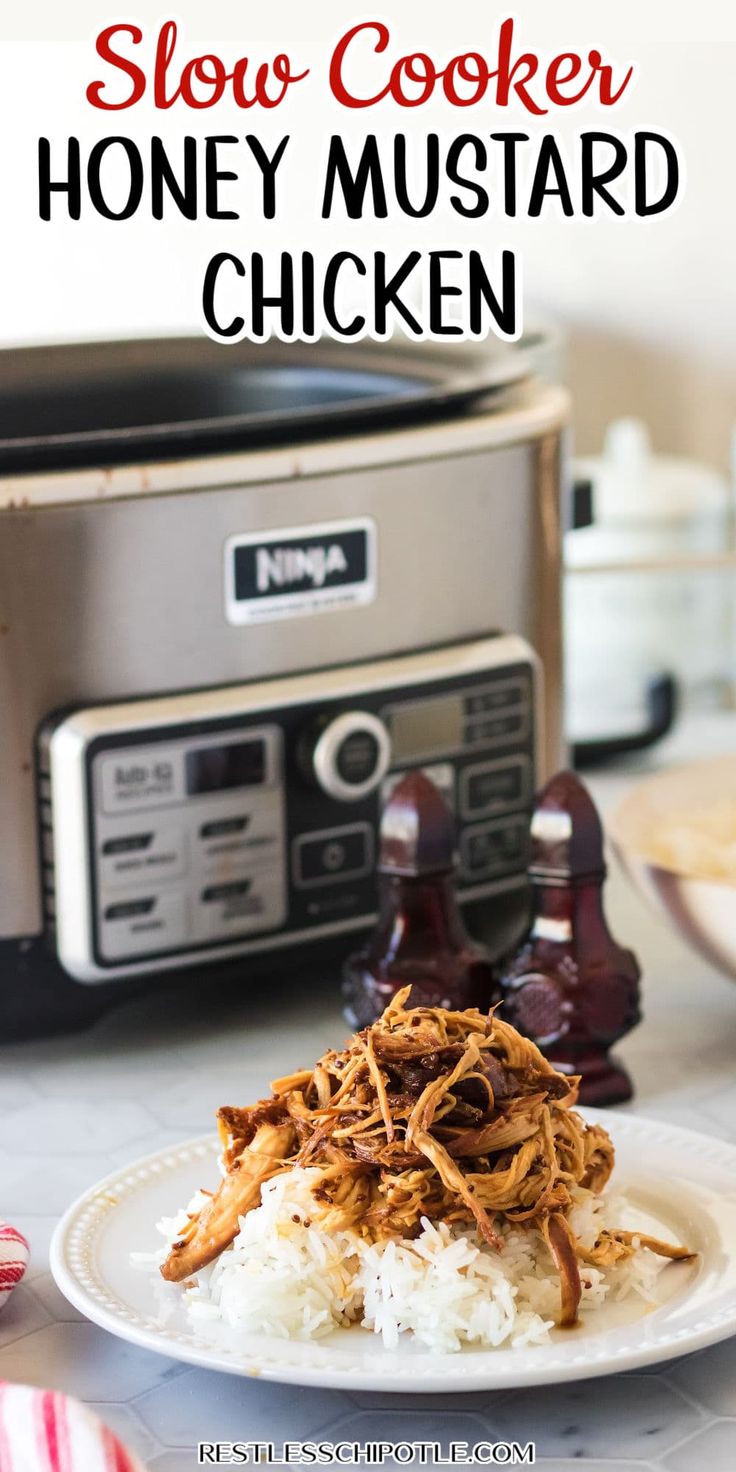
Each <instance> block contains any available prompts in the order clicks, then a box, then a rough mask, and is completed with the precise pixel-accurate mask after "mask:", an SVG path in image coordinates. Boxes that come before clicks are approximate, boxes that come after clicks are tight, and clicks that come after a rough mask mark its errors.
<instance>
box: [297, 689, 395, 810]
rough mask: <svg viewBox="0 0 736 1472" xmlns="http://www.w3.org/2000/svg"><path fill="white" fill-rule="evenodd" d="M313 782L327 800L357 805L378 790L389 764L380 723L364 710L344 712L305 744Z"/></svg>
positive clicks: (388, 750)
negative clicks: (325, 795) (328, 798)
mask: <svg viewBox="0 0 736 1472" xmlns="http://www.w3.org/2000/svg"><path fill="white" fill-rule="evenodd" d="M305 750H306V753H307V761H308V763H309V766H310V768H311V771H312V774H313V776H314V780H315V781H316V783H317V785H318V786H319V787H321V788H322V791H323V792H325V793H326V794H327V796H328V797H332V798H335V799H336V800H337V801H338V802H357V801H358V800H359V799H360V798H363V797H367V796H368V794H369V793H371V792H373V791H374V790H375V788H376V787H378V786H380V784H381V782H382V781H383V778H384V777H385V775H386V772H387V771H388V767H389V762H390V760H391V742H390V739H389V734H388V731H387V730H386V727H385V726H384V724H383V721H380V720H379V719H378V716H374V715H373V714H372V713H371V712H370V711H367V710H351V711H345V712H344V713H343V714H342V715H340V716H336V717H335V719H334V720H333V721H330V722H329V723H328V724H327V725H326V726H323V727H321V728H318V729H317V730H316V732H313V733H312V735H311V736H310V737H309V738H308V739H307V742H306V744H305Z"/></svg>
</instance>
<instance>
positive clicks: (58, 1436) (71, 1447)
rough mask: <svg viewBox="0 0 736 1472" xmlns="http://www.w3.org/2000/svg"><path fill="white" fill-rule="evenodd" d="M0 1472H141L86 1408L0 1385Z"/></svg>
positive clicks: (59, 1396)
mask: <svg viewBox="0 0 736 1472" xmlns="http://www.w3.org/2000/svg"><path fill="white" fill-rule="evenodd" d="M0 1472H145V1469H144V1467H143V1465H142V1463H141V1462H140V1461H139V1460H138V1458H137V1457H136V1456H134V1454H133V1453H132V1452H129V1451H127V1450H126V1448H125V1447H124V1446H123V1444H122V1442H120V1441H118V1438H117V1437H116V1436H115V1435H114V1434H113V1432H112V1431H111V1430H110V1428H109V1426H104V1425H103V1424H102V1422H101V1421H100V1420H98V1418H97V1416H94V1415H93V1414H92V1412H91V1411H89V1410H87V1408H86V1406H83V1405H81V1404H80V1402H79V1401H77V1400H73V1399H72V1398H71V1396H66V1395H62V1394H61V1393H60V1392H59V1391H52V1390H36V1389H34V1388H33V1387H32V1386H30V1385H10V1384H8V1383H7V1382H0Z"/></svg>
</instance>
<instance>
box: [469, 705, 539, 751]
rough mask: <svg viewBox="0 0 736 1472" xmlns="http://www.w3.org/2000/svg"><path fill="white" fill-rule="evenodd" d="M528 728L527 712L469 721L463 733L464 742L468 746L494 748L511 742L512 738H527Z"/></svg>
mask: <svg viewBox="0 0 736 1472" xmlns="http://www.w3.org/2000/svg"><path fill="white" fill-rule="evenodd" d="M526 727H527V715H526V712H525V711H516V712H512V713H510V714H509V715H500V716H489V717H488V718H487V719H486V718H481V719H479V720H474V721H468V722H467V724H466V726H465V729H464V731H463V742H464V744H465V745H466V746H485V745H491V746H492V745H496V744H498V743H499V742H503V741H510V740H511V739H512V737H521V736H525V735H526Z"/></svg>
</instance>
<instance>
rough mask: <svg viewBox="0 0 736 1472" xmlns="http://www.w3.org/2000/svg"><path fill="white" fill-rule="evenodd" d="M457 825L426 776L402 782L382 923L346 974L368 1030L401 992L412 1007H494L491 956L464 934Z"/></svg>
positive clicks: (385, 860)
mask: <svg viewBox="0 0 736 1472" xmlns="http://www.w3.org/2000/svg"><path fill="white" fill-rule="evenodd" d="M454 860H455V823H454V819H453V817H452V814H451V812H450V810H449V808H448V807H447V804H446V802H445V801H444V798H443V797H442V795H441V793H440V792H439V791H438V789H437V788H436V787H435V785H434V783H433V782H431V781H430V779H429V778H428V777H426V776H425V775H424V773H423V772H420V771H412V772H409V773H407V775H406V776H405V777H402V779H401V781H400V782H399V783H398V784H397V786H396V787H395V788H394V790H393V793H392V794H391V797H390V798H389V801H388V803H387V804H386V807H385V809H384V812H383V816H382V819H381V832H380V850H379V859H378V903H379V916H378V923H377V925H376V928H375V930H374V932H373V935H372V936H371V937H370V939H369V941H368V942H367V944H366V945H365V947H364V948H363V949H362V950H360V951H358V952H356V953H355V954H354V955H352V956H350V957H349V958H348V960H347V962H346V964H345V968H344V972H343V978H344V979H343V995H344V997H345V1001H346V1011H347V1013H348V1016H349V1018H350V1020H351V1022H353V1023H354V1024H357V1025H358V1026H359V1027H365V1026H367V1025H368V1024H369V1023H371V1022H373V1021H374V1020H375V1018H376V1017H378V1016H380V1014H381V1012H382V1011H383V1010H384V1007H386V1006H387V1005H388V1003H389V1002H390V1001H391V998H392V997H393V996H394V995H395V993H396V992H397V991H399V990H400V989H401V987H404V986H409V985H411V987H412V992H411V997H410V999H409V1000H410V1005H413V1006H427V1007H450V1008H455V1009H462V1008H465V1007H482V1008H487V1007H488V1006H489V1004H490V1003H491V1002H492V1001H493V1000H496V999H497V993H496V995H495V996H494V982H493V963H492V960H491V955H490V952H489V951H487V950H486V949H485V947H483V946H480V945H476V943H475V942H474V941H473V940H471V938H470V936H469V935H468V933H467V930H466V929H465V925H464V922H463V919H462V916H461V914H460V909H459V906H458V902H457V897H456V895H455V888H454Z"/></svg>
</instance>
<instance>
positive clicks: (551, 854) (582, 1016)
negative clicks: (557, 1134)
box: [501, 772, 641, 1104]
mask: <svg viewBox="0 0 736 1472" xmlns="http://www.w3.org/2000/svg"><path fill="white" fill-rule="evenodd" d="M605 877H606V865H605V861H604V857H603V830H602V827H601V821H600V818H599V817H598V813H597V811H596V808H595V805H594V803H593V800H592V798H591V797H590V794H589V793H588V791H587V789H586V788H585V787H584V786H583V783H582V782H580V780H579V779H578V778H577V777H576V776H575V775H574V773H573V772H560V773H558V775H557V776H556V777H553V778H552V780H551V782H549V783H548V785H547V786H546V787H545V788H544V789H543V791H542V792H541V793H540V795H539V797H538V799H537V802H536V805H535V809H534V814H533V817H532V824H531V860H530V866H529V878H530V881H531V885H532V902H533V903H532V914H533V920H532V925H531V930H530V932H529V934H528V936H527V939H526V940H525V941H524V943H523V945H522V946H521V947H520V949H519V950H518V951H517V953H516V955H515V956H514V958H513V960H512V961H511V962H510V963H507V965H506V966H505V968H504V974H503V976H502V979H501V990H502V992H503V997H504V1001H503V1009H502V1015H503V1016H504V1017H505V1018H506V1019H507V1021H509V1022H511V1023H512V1024H513V1026H514V1027H516V1028H518V1030H519V1032H522V1033H524V1034H525V1035H526V1036H527V1037H530V1038H532V1039H533V1040H534V1042H536V1043H537V1044H538V1046H539V1047H540V1048H541V1049H542V1050H543V1052H544V1053H545V1054H546V1056H547V1058H549V1059H550V1061H551V1062H552V1063H554V1065H555V1067H556V1068H558V1069H559V1070H560V1071H561V1072H563V1073H579V1074H581V1075H582V1082H581V1086H580V1101H581V1103H583V1104H617V1103H622V1102H623V1101H624V1100H625V1099H630V1098H631V1094H632V1086H631V1080H630V1078H629V1076H628V1074H627V1073H626V1071H625V1069H624V1068H622V1066H621V1065H620V1063H617V1062H616V1061H615V1060H613V1059H611V1058H609V1056H608V1050H609V1048H610V1047H611V1046H612V1044H613V1043H615V1042H616V1041H617V1040H618V1039H619V1038H622V1037H624V1035H625V1034H626V1033H628V1032H630V1031H631V1029H632V1028H633V1027H635V1026H636V1024H637V1022H638V1021H639V1018H640V1012H639V978H640V974H641V973H640V971H639V966H638V964H637V960H636V957H635V955H634V953H633V951H630V950H626V949H624V948H623V947H622V946H619V945H618V944H617V943H616V941H615V940H614V939H613V938H612V936H611V933H610V931H609V929H608V926H607V924H606V918H605V915H604V911H603V893H602V891H603V882H604V880H605Z"/></svg>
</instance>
